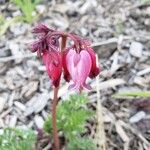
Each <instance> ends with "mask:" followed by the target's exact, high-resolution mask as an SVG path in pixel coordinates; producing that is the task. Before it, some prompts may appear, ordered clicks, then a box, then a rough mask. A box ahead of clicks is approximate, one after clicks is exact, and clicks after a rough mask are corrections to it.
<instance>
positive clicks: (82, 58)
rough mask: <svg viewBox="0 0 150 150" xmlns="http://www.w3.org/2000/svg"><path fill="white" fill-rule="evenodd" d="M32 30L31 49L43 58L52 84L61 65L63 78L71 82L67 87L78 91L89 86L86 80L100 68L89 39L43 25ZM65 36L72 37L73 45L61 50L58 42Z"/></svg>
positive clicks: (58, 80) (60, 69)
mask: <svg viewBox="0 0 150 150" xmlns="http://www.w3.org/2000/svg"><path fill="white" fill-rule="evenodd" d="M33 33H35V34H36V37H37V38H36V41H35V42H33V43H32V44H31V45H30V49H31V51H32V52H37V54H38V55H39V56H41V57H42V58H43V62H44V64H45V66H46V70H47V73H48V75H49V77H50V79H51V80H52V84H53V85H54V86H55V87H58V86H59V82H60V77H61V73H62V68H63V70H64V78H65V80H66V81H67V82H69V81H70V80H72V81H73V82H74V84H73V85H71V86H70V88H74V89H76V90H79V91H80V90H82V89H83V88H87V89H90V88H91V87H90V86H89V85H88V84H86V79H87V78H88V77H90V78H94V77H96V76H97V75H98V74H99V72H100V69H99V68H98V67H97V65H96V56H95V53H94V50H93V49H92V48H91V47H90V46H91V42H90V41H89V40H87V39H83V38H82V37H80V36H78V35H75V34H71V33H65V32H61V31H56V30H53V29H50V28H48V27H47V26H46V25H43V24H40V25H38V26H36V27H35V28H34V29H33ZM64 38H65V39H67V40H72V41H73V42H74V44H73V45H71V46H70V47H65V48H63V49H61V47H62V45H60V41H61V40H62V39H64ZM62 41H63V40H62Z"/></svg>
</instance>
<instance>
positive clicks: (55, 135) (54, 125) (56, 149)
mask: <svg viewBox="0 0 150 150" xmlns="http://www.w3.org/2000/svg"><path fill="white" fill-rule="evenodd" d="M58 90H59V87H55V88H54V98H53V104H52V128H53V139H54V150H59V149H60V147H59V137H58V132H57V122H56V120H57V119H56V106H57V101H58V97H57V95H58Z"/></svg>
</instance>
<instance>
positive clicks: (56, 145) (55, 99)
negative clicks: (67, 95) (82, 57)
mask: <svg viewBox="0 0 150 150" xmlns="http://www.w3.org/2000/svg"><path fill="white" fill-rule="evenodd" d="M66 40H67V38H66V36H63V37H62V41H61V52H62V51H63V50H64V48H65V47H66ZM58 90H59V87H55V88H54V97H53V103H52V129H53V139H54V148H53V150H60V144H59V136H58V131H57V115H56V113H57V111H56V107H57V103H58Z"/></svg>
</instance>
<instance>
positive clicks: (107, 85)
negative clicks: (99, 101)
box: [92, 78, 126, 90]
mask: <svg viewBox="0 0 150 150" xmlns="http://www.w3.org/2000/svg"><path fill="white" fill-rule="evenodd" d="M125 83H126V82H125V80H123V79H120V78H117V79H110V80H107V81H104V82H100V83H99V86H100V90H103V89H108V88H114V87H116V86H118V85H122V84H125ZM92 86H95V82H93V83H92Z"/></svg>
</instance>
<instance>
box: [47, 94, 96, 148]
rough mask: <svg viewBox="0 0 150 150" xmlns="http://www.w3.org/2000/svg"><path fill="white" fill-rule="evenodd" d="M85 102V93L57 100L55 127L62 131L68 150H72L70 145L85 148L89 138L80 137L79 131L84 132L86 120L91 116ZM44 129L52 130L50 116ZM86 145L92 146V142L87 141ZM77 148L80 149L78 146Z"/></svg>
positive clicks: (91, 113) (49, 131)
mask: <svg viewBox="0 0 150 150" xmlns="http://www.w3.org/2000/svg"><path fill="white" fill-rule="evenodd" d="M86 103H87V98H86V96H85V95H81V96H79V95H73V96H70V98H69V99H68V100H65V101H61V102H59V104H58V106H57V128H58V130H59V131H62V132H63V133H64V135H65V138H66V140H67V141H68V150H73V149H72V147H71V146H75V147H77V146H81V148H80V149H81V150H82V149H87V148H86V147H85V146H86V145H87V143H88V142H87V141H90V140H89V139H84V138H81V133H84V132H85V124H86V120H87V119H89V118H90V117H91V116H93V114H94V112H93V111H92V110H89V109H87V107H86ZM44 129H45V131H46V132H48V133H51V132H52V122H51V117H49V118H48V120H47V121H46V122H45V125H44ZM77 143H78V144H77ZM83 143H84V144H83ZM85 143H86V144H85ZM88 146H89V147H90V146H92V142H89V145H88ZM83 147H84V148H83ZM77 149H78V150H80V149H79V148H78V147H77ZM87 150H88V149H87Z"/></svg>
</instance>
